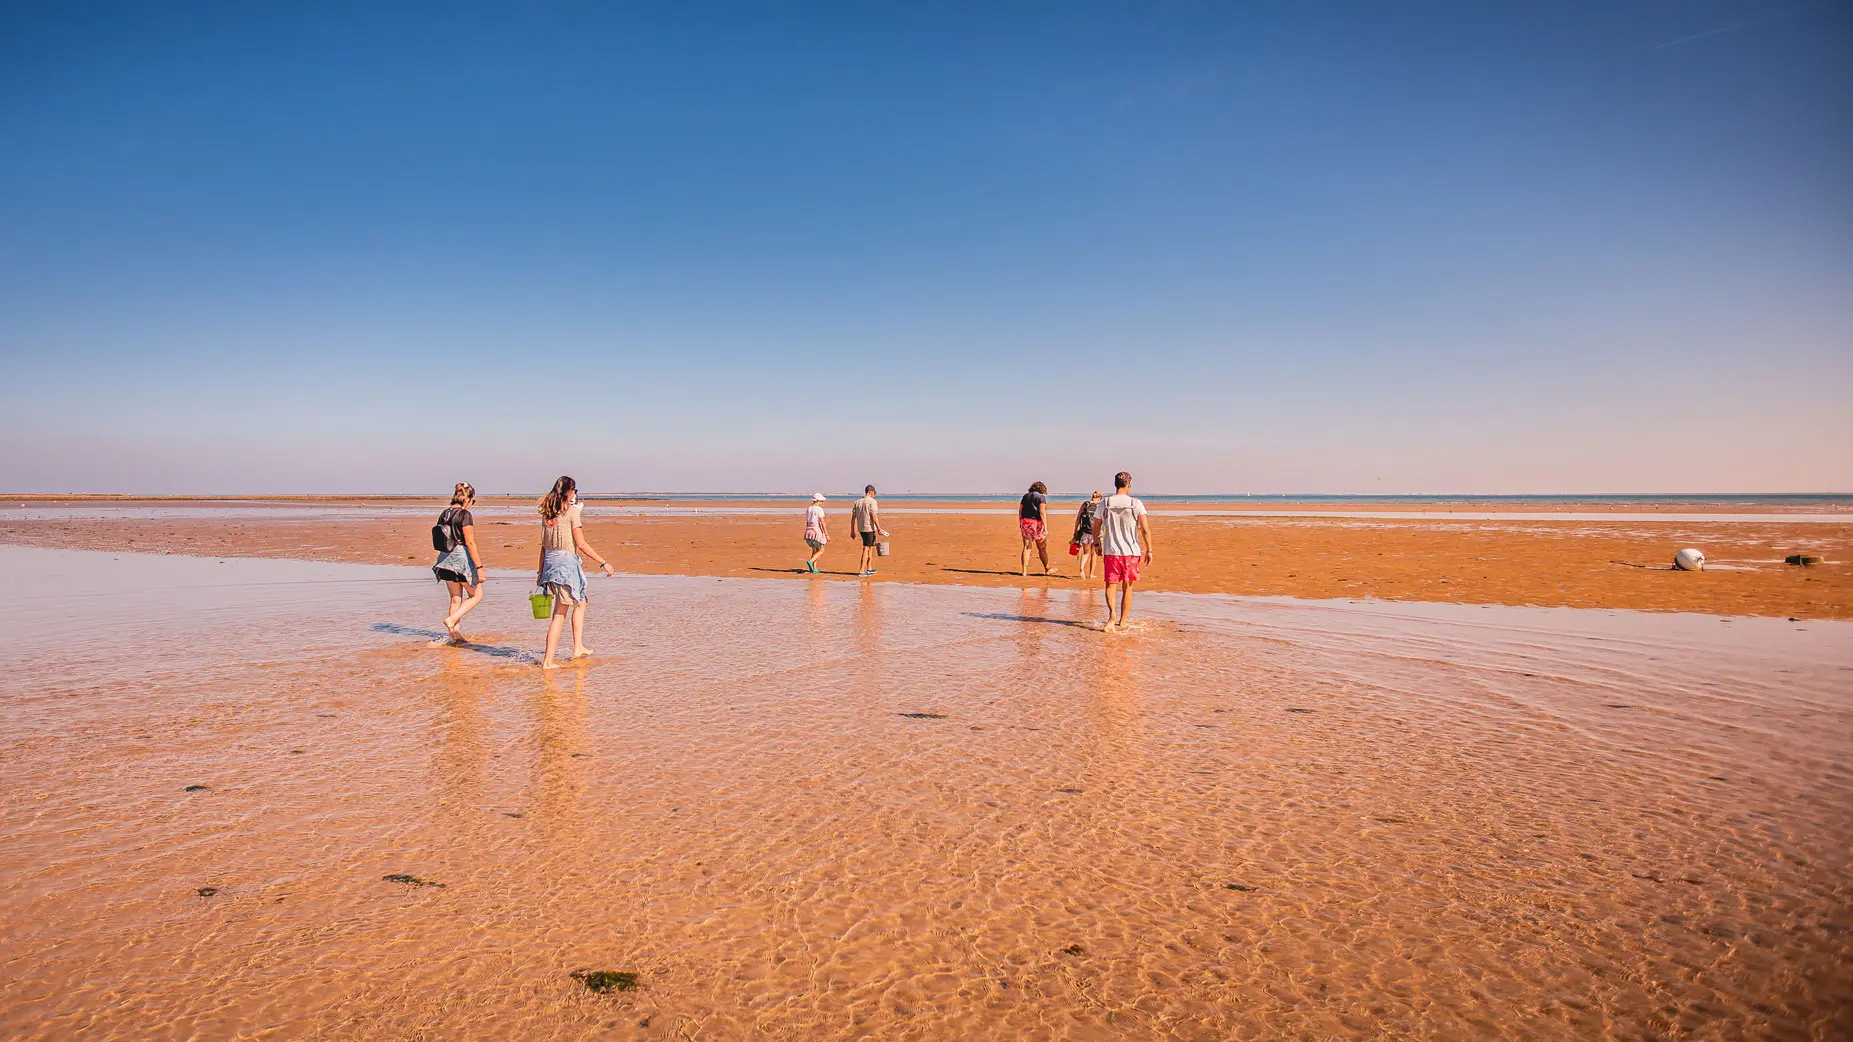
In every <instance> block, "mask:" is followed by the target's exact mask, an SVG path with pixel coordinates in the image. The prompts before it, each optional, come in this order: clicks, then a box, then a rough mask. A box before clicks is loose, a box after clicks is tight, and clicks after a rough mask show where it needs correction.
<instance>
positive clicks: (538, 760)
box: [0, 547, 1853, 1040]
mask: <svg viewBox="0 0 1853 1042" xmlns="http://www.w3.org/2000/svg"><path fill="white" fill-rule="evenodd" d="M0 570H4V573H5V574H6V575H7V576H8V583H9V590H10V591H11V596H9V598H7V599H6V601H5V602H3V603H0V626H3V627H4V630H5V632H6V633H7V634H8V640H7V642H6V647H5V650H4V658H3V659H0V665H3V666H4V670H3V671H0V696H3V697H0V704H3V705H4V706H5V707H6V712H5V713H4V714H3V715H0V814H3V816H4V828H5V831H6V834H7V836H8V837H9V839H8V842H7V843H6V844H5V845H4V846H0V922H5V923H6V924H7V927H6V932H5V934H4V936H3V937H0V990H3V991H4V994H5V996H6V1001H5V1003H4V1004H3V1005H0V1034H3V1035H5V1036H7V1037H10V1038H19V1039H46V1040H50V1039H63V1038H72V1037H83V1038H86V1039H138V1040H139V1039H183V1038H224V1037H243V1036H257V1035H264V1034H271V1035H275V1036H277V1037H330V1038H332V1037H340V1038H358V1039H407V1038H445V1039H492V1038H524V1039H591V1038H613V1037H616V1038H640V1039H641V1038H663V1039H689V1038H701V1039H731V1038H792V1039H799V1038H804V1039H810V1038H863V1037H869V1038H877V1037H878V1038H900V1039H945V1038H974V1039H988V1038H997V1039H1004V1038H1010V1039H1018V1038H1022V1039H1121V1038H1133V1039H1143V1038H1166V1039H1211V1038H1216V1039H1223V1038H1282V1037H1287V1038H1300V1037H1304V1038H1340V1037H1342V1038H1378V1037H1411V1038H1479V1037H1513V1038H1540V1039H1546V1038H1548V1039H1558V1038H1561V1039H1582V1038H1617V1039H1621V1038H1648V1037H1667V1038H1671V1037H1758V1038H1797V1039H1825V1038H1832V1037H1840V1036H1843V1035H1844V1034H1845V1032H1846V1031H1847V1030H1848V1029H1849V1027H1853V1022H1849V1021H1848V1019H1847V1016H1848V1014H1847V1011H1848V1010H1849V1008H1853V985H1850V983H1849V978H1848V976H1847V974H1846V972H1845V967H1846V966H1847V964H1848V960H1849V957H1850V956H1853V951H1849V949H1848V940H1847V939H1848V937H1849V936H1853V933H1850V932H1849V927H1853V920H1849V914H1850V913H1849V906H1848V903H1847V900H1846V889H1845V880H1846V878H1847V872H1848V869H1849V867H1850V866H1849V863H1848V861H1847V850H1848V837H1849V836H1853V811H1850V808H1853V778H1850V777H1849V775H1848V773H1847V771H1846V767H1845V764H1846V756H1847V753H1848V751H1849V735H1850V734H1853V705H1849V702H1848V698H1847V693H1848V681H1847V677H1848V676H1853V640H1849V632H1848V625H1849V624H1848V623H1844V622H1818V621H1817V622H1808V623H1791V622H1789V621H1787V620H1786V619H1774V618H1769V619H1755V618H1739V619H1736V620H1734V621H1733V622H1731V623H1729V624H1721V623H1720V622H1719V621H1718V620H1717V619H1716V618H1712V617H1708V616H1697V615H1690V614H1666V613H1641V612H1591V611H1583V610H1575V609H1542V608H1519V607H1474V606H1465V605H1450V604H1390V603H1378V604H1374V605H1370V604H1364V605H1353V604H1347V603H1307V602H1291V601H1279V602H1264V601H1253V600H1242V599H1234V598H1225V597H1215V596H1209V597H1205V596H1192V595H1182V594H1162V595H1153V596H1151V597H1149V598H1147V599H1146V602H1145V606H1146V608H1147V609H1148V611H1149V614H1148V615H1147V617H1146V619H1145V621H1143V622H1141V623H1139V624H1138V625H1137V627H1136V629H1135V632H1134V633H1133V634H1131V635H1130V636H1128V637H1125V638H1123V639H1120V640H1116V641H1104V640H1102V638H1101V634H1100V633H1099V632H1098V630H1097V628H1096V625H1097V620H1098V618H1099V616H1100V614H1101V608H1100V604H1099V595H1098V594H1097V593H1094V592H1092V591H1077V590H1067V589H1043V588H1040V587H1036V588H1029V589H1023V590H1004V589H979V588H966V587H954V586H924V585H904V584H890V583H872V584H861V585H857V584H851V583H835V582H786V581H768V580H755V579H740V578H718V579H717V578H713V577H694V576H687V577H676V576H662V577H620V578H617V579H609V580H607V579H595V580H593V589H592V596H593V605H594V615H593V624H592V633H591V640H592V643H593V644H594V646H595V647H596V648H598V649H599V650H600V652H601V655H600V656H599V657H598V658H597V659H595V660H593V661H592V662H591V663H589V664H587V665H582V666H580V667H578V668H575V669H571V670H567V671H565V672H563V673H561V674H559V675H552V676H548V675H543V674H542V673H541V672H540V671H539V670H537V669H535V668H534V667H533V653H534V651H535V650H536V648H537V637H538V624H537V623H535V622H534V621H533V620H532V619H531V618H528V617H526V605H525V603H523V602H521V601H520V600H518V599H517V598H512V597H506V596H502V597H496V598H492V599H491V600H490V601H488V602H486V603H485V606H484V607H483V608H482V609H481V611H480V612H479V613H478V614H477V615H476V616H473V617H472V618H471V620H470V625H469V626H468V627H467V628H468V629H470V630H471V632H472V636H473V637H474V638H475V641H476V643H474V644H473V645H472V646H470V647H466V648H433V647H430V646H428V643H427V642H428V641H429V639H430V638H432V637H434V636H436V630H435V629H434V628H433V621H434V620H433V619H432V616H433V614H434V612H433V608H434V607H436V605H437V603H438V602H437V597H436V593H435V589H434V586H433V584H432V583H431V582H430V581H429V579H428V578H427V577H426V576H425V575H423V574H421V573H422V569H420V568H417V567H414V566H406V565H403V564H401V565H397V566H384V565H361V564H344V563H320V562H301V561H284V560H254V559H243V558H220V559H212V558H199V557H189V556H183V555H161V554H136V553H120V552H118V553H96V552H83V551H68V550H60V551H52V550H43V549H30V548H19V547H4V548H0ZM105 604H107V605H110V606H111V607H112V608H113V609H115V610H112V611H106V612H98V611H97V610H96V609H97V608H98V607H99V606H100V605H105ZM588 970H589V971H609V972H611V973H613V974H623V975H626V976H620V977H614V978H610V979H611V980H613V981H615V982H616V983H615V984H614V986H613V988H612V990H610V991H607V992H605V993H602V994H594V993H591V992H589V991H588V990H587V989H586V988H585V987H584V986H583V985H582V983H581V982H580V981H579V980H577V979H575V978H574V977H573V976H572V975H573V974H574V973H575V972H577V971H588Z"/></svg>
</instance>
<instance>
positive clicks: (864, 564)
mask: <svg viewBox="0 0 1853 1042" xmlns="http://www.w3.org/2000/svg"><path fill="white" fill-rule="evenodd" d="M849 524H850V527H851V528H853V529H855V531H856V534H857V535H859V536H861V537H862V561H861V563H860V564H858V565H857V566H856V574H857V575H859V576H860V577H862V578H864V579H866V578H868V577H869V576H871V575H874V574H875V556H876V554H875V544H877V543H879V542H881V541H882V540H883V539H884V538H886V537H887V535H888V530H887V529H885V528H883V527H882V526H881V508H880V507H879V506H877V505H876V504H875V486H874V485H870V486H868V487H867V488H865V489H863V490H862V498H861V499H858V500H856V505H855V506H853V507H850V508H849Z"/></svg>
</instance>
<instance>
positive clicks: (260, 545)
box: [0, 497, 1853, 618]
mask: <svg viewBox="0 0 1853 1042" xmlns="http://www.w3.org/2000/svg"><path fill="white" fill-rule="evenodd" d="M883 504H884V509H885V510H886V511H888V521H887V525H888V528H889V529H890V530H891V531H892V532H893V540H892V543H893V547H894V554H893V556H891V557H889V558H887V559H885V560H883V561H882V562H881V567H880V576H879V577H880V578H881V579H884V580H890V581H899V582H918V583H932V584H936V585H965V586H1009V587H1020V586H1023V585H1025V584H1026V582H1027V584H1028V585H1032V586H1047V587H1051V588H1058V589H1059V588H1068V587H1073V588H1079V587H1081V586H1082V585H1084V584H1082V583H1081V582H1080V580H1079V579H1078V578H1076V577H1075V576H1076V566H1075V562H1074V561H1073V559H1072V558H1070V557H1068V555H1067V537H1068V534H1069V530H1070V529H1071V528H1072V524H1073V514H1074V509H1075V507H1076V506H1078V504H1079V500H1069V499H1061V498H1057V499H1054V500H1052V501H1051V509H1050V517H1051V519H1052V524H1051V529H1052V532H1051V544H1052V545H1051V551H1052V555H1053V563H1054V564H1055V566H1056V567H1057V569H1058V570H1060V571H1062V572H1064V573H1066V577H1065V578H1059V579H1046V578H1043V577H1041V576H1032V577H1031V578H1030V579H1029V580H1027V581H1026V580H1024V579H1022V578H1021V577H1020V576H1019V575H1018V574H1017V567H1018V554H1019V550H1020V547H1021V543H1020V541H1019V539H1018V536H1017V532H1016V526H1015V520H1014V511H1013V509H1012V508H1011V507H1010V505H1009V504H1000V503H997V502H974V501H965V502H959V501H951V502H948V501H945V500H927V501H911V500H907V499H904V498H893V499H884V500H883ZM442 505H443V504H442V503H441V502H439V501H435V500H415V499H370V500H360V499H352V498H348V499H342V498H338V497H320V498H315V499H283V498H273V499H265V500H236V501H222V502H215V501H204V500H179V499H169V500H129V499H122V498H92V499H71V498H66V497H60V498H52V497H44V498H35V499H27V498H20V497H15V498H11V499H6V500H0V543H11V544H16V545H26V546H44V547H63V548H71V549H93V550H103V549H127V550H135V551H139V552H157V553H158V552H166V553H181V554H195V555H202V554H203V555H229V556H241V557H243V556H255V557H287V558H296V559H303V560H321V561H345V562H354V563H376V564H386V563H399V564H403V563H405V562H407V561H417V562H420V563H426V564H428V563H429V561H427V560H426V558H427V557H428V556H429V550H428V547H429V539H428V536H427V530H428V529H429V527H430V524H431V518H432V517H433V516H435V515H436V513H437V511H438V510H439V509H440V508H441V507H442ZM829 506H830V517H831V524H832V526H833V528H832V531H833V533H834V534H835V536H836V538H835V541H834V542H833V543H832V545H831V547H830V549H829V550H828V551H827V552H826V554H825V557H824V559H823V567H824V569H825V572H826V578H832V579H853V578H854V576H853V575H852V574H850V573H851V572H853V570H854V568H855V555H856V549H855V547H854V546H852V545H851V544H850V541H849V540H847V539H846V538H844V537H845V536H846V535H847V531H848V526H847V510H848V503H846V502H834V501H833V502H832V503H831V504H829ZM1252 506H1253V504H1252V503H1246V502H1243V501H1239V500H1237V501H1229V502H1225V503H1207V504H1191V505H1189V506H1182V507H1180V506H1165V505H1155V506H1154V509H1153V513H1154V518H1153V524H1154V526H1155V528H1154V534H1155V537H1156V539H1157V541H1158V550H1159V553H1158V557H1157V560H1156V561H1155V562H1154V564H1153V566H1152V567H1151V568H1150V569H1149V570H1148V571H1147V573H1146V578H1145V579H1144V580H1143V581H1142V582H1141V584H1140V589H1141V591H1152V592H1180V593H1226V594H1237V595H1246V596H1283V597H1302V598H1320V599H1323V598H1375V599H1383V600H1395V601H1438V602H1448V603H1466V604H1510V605H1541V606H1564V607H1583V608H1625V609H1640V610H1649V611H1683V612H1700V613H1706V614H1712V615H1730V616H1740V615H1754V616H1776V617H1782V618H1787V617H1790V616H1794V617H1797V618H1853V570H1849V568H1848V567H1847V564H1846V562H1847V561H1848V560H1849V559H1853V515H1844V519H1843V515H1842V514H1841V513H1839V512H1834V511H1826V512H1824V511H1821V510H1819V509H1815V510H1811V511H1803V510H1801V509H1791V510H1790V516H1789V517H1787V518H1785V517H1784V515H1783V513H1782V512H1781V511H1782V509H1783V508H1772V507H1770V506H1768V505H1752V506H1737V507H1733V508H1730V509H1728V510H1727V509H1726V508H1725V507H1723V506H1720V505H1718V504H1715V503H1705V502H1698V503H1678V504H1648V505H1645V506H1643V505H1625V506H1615V505H1612V504H1600V503H1596V504H1588V503H1585V504H1578V503H1563V504H1553V505H1552V507H1551V509H1550V513H1551V514H1552V515H1553V517H1552V519H1548V520H1546V519H1536V518H1537V516H1538V515H1539V514H1540V513H1541V511H1540V509H1539V508H1538V507H1536V506H1526V507H1524V508H1523V509H1522V510H1521V509H1509V508H1511V507H1512V504H1499V503H1495V504H1491V505H1487V504H1475V503H1471V502H1461V503H1455V504H1391V505H1388V506H1395V507H1400V508H1403V509H1396V510H1392V509H1387V508H1386V505H1382V504H1373V505H1371V506H1370V507H1368V508H1360V507H1355V506H1354V507H1351V508H1349V509H1347V510H1339V509H1338V508H1336V507H1335V506H1334V505H1333V504H1330V503H1310V504H1297V505H1296V504H1279V503H1273V504H1269V505H1268V507H1267V511H1266V515H1267V516H1256V514H1255V512H1253V510H1252V509H1251V508H1252ZM802 509H803V506H802V503H801V502H797V501H793V502H791V503H776V502H775V503H765V502H751V503H742V502H740V501H726V500H709V501H701V500H678V501H673V502H671V501H660V500H657V501H650V500H642V501H622V502H616V503H613V502H609V501H592V502H591V503H590V504H589V505H588V507H587V509H586V528H587V534H588V536H589V537H590V538H591V540H592V541H593V543H594V545H596V546H598V547H600V548H601V549H602V550H603V551H604V552H605V553H607V554H608V555H609V556H610V557H611V559H612V561H613V562H614V563H615V564H616V565H617V567H618V568H619V569H620V570H622V571H626V572H631V573H636V574H654V575H712V576H734V577H742V578H748V577H789V578H798V577H799V576H800V575H801V571H800V569H799V568H798V566H799V565H800V564H801V563H802V561H803V558H804V549H803V544H802V543H801V541H800V539H799V536H800V534H801V531H800V529H801V522H800V520H799V519H800V518H801V516H802ZM1296 511H1297V513H1296ZM1418 512H1419V513H1422V514H1423V515H1424V516H1412V517H1408V518H1397V517H1383V516H1370V515H1380V514H1396V513H1418ZM1441 512H1447V513H1449V514H1451V515H1452V516H1434V515H1436V514H1438V513H1441ZM1513 513H1522V514H1523V515H1524V518H1523V519H1512V518H1510V517H1509V515H1511V514H1513ZM1654 514H1661V515H1666V514H1671V515H1674V516H1675V517H1678V518H1680V519H1679V520H1663V519H1655V518H1654V517H1652V516H1651V515H1654ZM1332 515H1338V516H1332ZM1462 515H1464V516H1462ZM477 516H478V518H479V525H478V528H479V530H480V533H479V540H480V545H481V547H482V550H483V553H484V556H485V558H486V560H487V562H488V564H489V566H490V568H491V571H492V573H495V574H499V575H500V576H501V577H502V578H503V579H504V581H506V582H507V583H510V584H514V585H519V584H520V582H521V581H523V578H522V577H523V573H528V574H531V573H532V570H533V568H534V560H535V556H536V553H535V551H536V546H537V539H538V536H537V532H538V525H537V524H536V523H535V520H534V511H533V505H532V503H531V502H529V501H526V500H509V499H501V500H485V502H484V503H483V505H482V506H481V508H480V509H479V510H478V511H477ZM1686 546H1694V547H1698V548H1700V549H1702V550H1703V551H1704V552H1705V554H1706V556H1707V558H1708V562H1709V565H1708V570H1707V571H1706V572H1704V573H1696V574H1695V573H1689V572H1675V571H1672V570H1671V569H1670V565H1671V562H1672V558H1673V554H1674V553H1675V552H1676V551H1677V550H1679V549H1680V548H1682V547H1686ZM1802 552H1806V553H1810V554H1813V555H1815V556H1818V557H1821V558H1823V559H1824V561H1825V562H1826V563H1824V564H1821V565H1817V566H1815V567H1809V568H1800V567H1794V566H1791V565H1787V564H1784V563H1783V560H1784V558H1785V557H1787V556H1789V555H1791V554H1795V553H1802Z"/></svg>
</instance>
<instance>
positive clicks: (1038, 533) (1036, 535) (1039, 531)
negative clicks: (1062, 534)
mask: <svg viewBox="0 0 1853 1042" xmlns="http://www.w3.org/2000/svg"><path fill="white" fill-rule="evenodd" d="M1017 525H1018V526H1019V527H1021V528H1022V529H1023V538H1025V539H1028V540H1032V541H1034V542H1038V543H1040V542H1042V541H1043V540H1044V539H1047V538H1048V537H1049V533H1048V532H1046V531H1044V530H1043V527H1042V521H1041V520H1039V519H1037V518H1033V517H1024V518H1018V519H1017Z"/></svg>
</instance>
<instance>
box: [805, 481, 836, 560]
mask: <svg viewBox="0 0 1853 1042" xmlns="http://www.w3.org/2000/svg"><path fill="white" fill-rule="evenodd" d="M829 541H830V523H829V522H827V521H825V520H824V494H823V493H822V492H813V493H811V505H810V506H808V507H805V508H804V545H805V546H808V547H810V548H811V556H810V559H809V560H807V561H805V562H804V567H806V568H808V569H810V570H811V574H813V575H815V574H816V573H817V559H818V558H819V557H821V556H823V552H824V544H825V543H828V542H829Z"/></svg>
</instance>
